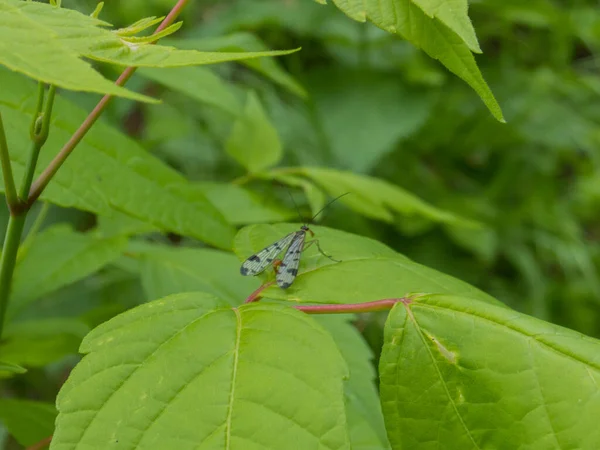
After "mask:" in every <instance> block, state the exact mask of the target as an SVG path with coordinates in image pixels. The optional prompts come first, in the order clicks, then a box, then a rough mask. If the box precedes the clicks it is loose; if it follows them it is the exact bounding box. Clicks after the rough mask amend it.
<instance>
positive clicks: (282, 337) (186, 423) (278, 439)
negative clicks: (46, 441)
mask: <svg viewBox="0 0 600 450" xmlns="http://www.w3.org/2000/svg"><path fill="white" fill-rule="evenodd" d="M81 351H82V352H84V353H87V355H86V356H85V357H84V358H83V360H82V361H81V362H80V363H79V365H78V366H77V367H75V369H74V370H73V372H72V373H71V375H70V377H69V379H68V380H67V382H66V383H65V384H64V386H63V388H62V390H61V392H60V393H59V395H58V399H57V407H58V410H59V415H58V418H57V421H56V431H55V433H54V438H53V443H52V445H53V446H55V447H56V448H61V449H65V450H66V449H74V448H79V447H87V446H92V447H102V448H107V447H111V446H115V445H118V446H119V447H123V448H164V449H169V448H177V449H182V450H185V449H196V448H198V446H202V447H205V448H248V446H251V447H256V448H264V447H269V448H287V447H289V443H290V442H293V443H294V446H297V447H298V448H303V449H304V448H317V447H321V448H332V449H333V448H335V449H349V448H350V446H349V442H348V436H347V430H346V418H345V413H344V402H343V385H342V378H343V377H345V376H346V375H347V369H346V366H345V363H344V361H343V359H342V358H341V356H340V354H339V351H338V350H337V348H336V346H335V343H334V342H333V340H332V339H331V336H329V334H328V333H327V332H326V331H325V330H323V329H322V328H321V327H320V326H318V324H316V323H315V322H314V321H313V320H312V319H311V318H310V317H308V316H307V315H304V314H302V313H299V312H297V311H295V310H293V309H290V308H286V307H283V306H276V305H266V304H265V305H261V304H254V305H244V306H242V307H240V308H237V309H232V308H230V307H226V306H225V304H223V303H222V302H220V301H219V300H217V299H216V298H215V297H212V296H210V295H207V294H200V293H196V294H184V295H175V296H171V297H167V298H164V299H161V300H157V301H154V302H151V303H148V304H145V305H143V306H140V307H138V308H135V309H133V310H130V311H128V312H127V313H125V314H122V315H120V316H117V317H115V318H114V319H113V320H111V321H109V322H106V323H104V324H103V325H101V326H100V327H98V328H96V329H95V330H93V331H92V332H91V333H90V334H89V335H88V336H87V337H86V338H85V340H84V342H83V344H82V346H81ZM273 430H277V433H274V432H273ZM117 443H118V444H117Z"/></svg>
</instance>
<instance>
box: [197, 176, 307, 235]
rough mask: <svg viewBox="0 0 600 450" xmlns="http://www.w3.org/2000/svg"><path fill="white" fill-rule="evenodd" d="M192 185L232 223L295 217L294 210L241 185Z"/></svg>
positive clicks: (205, 183) (276, 220)
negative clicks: (285, 207)
mask: <svg viewBox="0 0 600 450" xmlns="http://www.w3.org/2000/svg"><path fill="white" fill-rule="evenodd" d="M194 186H195V187H197V188H198V189H199V190H200V192H202V194H203V195H204V196H205V197H206V198H207V199H208V200H209V201H210V202H211V203H212V204H213V205H215V207H216V208H217V209H219V211H221V214H223V216H224V217H225V219H226V220H227V221H228V222H229V223H231V224H234V225H245V224H249V223H261V222H281V221H284V220H289V219H291V218H293V217H296V212H295V211H292V210H290V209H284V208H283V207H282V206H280V205H279V204H277V203H275V202H274V201H273V200H272V199H270V198H268V197H265V196H261V195H259V194H257V193H255V192H253V191H251V190H249V189H245V188H243V187H241V186H237V185H234V184H227V183H210V182H203V183H195V185H194Z"/></svg>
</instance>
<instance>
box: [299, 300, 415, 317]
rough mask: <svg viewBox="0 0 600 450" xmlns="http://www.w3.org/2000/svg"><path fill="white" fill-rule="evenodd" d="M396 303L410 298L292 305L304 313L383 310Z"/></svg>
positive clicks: (346, 312)
mask: <svg viewBox="0 0 600 450" xmlns="http://www.w3.org/2000/svg"><path fill="white" fill-rule="evenodd" d="M396 303H404V304H405V305H409V304H410V303H412V300H411V299H409V298H406V297H402V298H386V299H383V300H375V301H373V302H365V303H353V304H348V305H340V304H334V305H308V306H302V305H297V306H294V308H296V309H297V310H299V311H303V312H305V313H306V314H350V313H360V312H374V311H385V310H388V309H392V308H393V307H394V305H395V304H396Z"/></svg>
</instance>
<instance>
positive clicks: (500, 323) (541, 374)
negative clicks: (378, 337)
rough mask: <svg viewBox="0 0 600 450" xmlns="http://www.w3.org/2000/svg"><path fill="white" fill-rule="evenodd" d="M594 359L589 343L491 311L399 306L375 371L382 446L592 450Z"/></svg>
mask: <svg viewBox="0 0 600 450" xmlns="http://www.w3.org/2000/svg"><path fill="white" fill-rule="evenodd" d="M599 352H600V342H599V341H598V340H596V339H592V338H588V337H586V336H583V335H581V334H579V333H576V332H574V331H571V330H567V329H565V328H562V327H559V326H556V325H552V324H549V323H546V322H543V321H541V320H538V319H535V318H533V317H529V316H525V315H523V314H520V313H518V312H515V311H513V310H510V309H506V308H498V307H496V306H494V305H491V304H489V303H483V302H474V301H472V300H470V299H467V298H462V297H452V296H446V295H427V296H420V297H418V298H415V299H413V300H412V301H411V302H410V303H404V304H398V305H396V306H395V307H394V309H393V310H392V311H391V312H390V315H389V317H388V320H387V323H386V326H385V345H384V348H383V352H382V355H381V360H380V365H379V373H380V377H381V388H380V392H381V404H382V406H383V412H384V416H385V421H386V425H387V430H388V436H389V438H390V442H391V443H392V446H393V448H422V447H423V446H442V447H445V448H498V449H503V448H506V449H509V448H510V449H513V448H524V447H534V448H564V447H571V448H590V449H591V448H598V447H599V446H600V430H599V429H598V426H597V421H596V420H595V418H596V417H598V414H600V395H599V394H600V392H599V389H598V386H599V382H600V365H599V364H598V357H597V355H598V353H599ZM557 374H560V375H559V376H557Z"/></svg>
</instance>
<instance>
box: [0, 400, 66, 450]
mask: <svg viewBox="0 0 600 450" xmlns="http://www.w3.org/2000/svg"><path fill="white" fill-rule="evenodd" d="M55 419H56V408H55V407H54V405H52V404H50V403H43V402H34V401H31V400H17V399H8V398H0V422H3V423H4V426H5V427H6V428H7V429H8V432H9V433H10V434H11V435H13V436H14V438H15V439H16V440H17V442H18V443H19V444H21V445H23V446H29V445H33V444H35V443H36V442H39V441H41V440H42V439H44V438H47V437H49V436H51V435H52V432H53V430H54V420H55Z"/></svg>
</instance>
